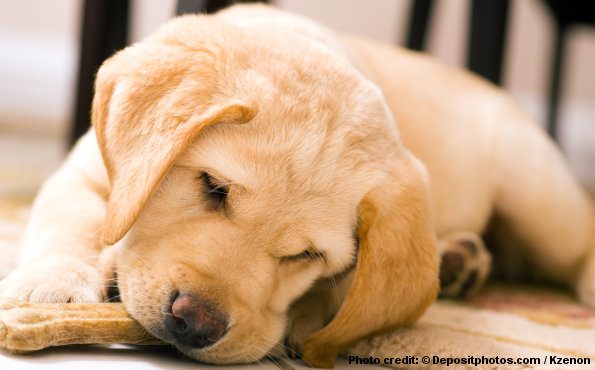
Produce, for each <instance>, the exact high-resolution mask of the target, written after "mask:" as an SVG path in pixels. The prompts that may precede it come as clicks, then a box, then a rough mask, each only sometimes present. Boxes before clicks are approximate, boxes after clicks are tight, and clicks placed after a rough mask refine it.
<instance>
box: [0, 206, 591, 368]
mask: <svg viewBox="0 0 595 370" xmlns="http://www.w3.org/2000/svg"><path fill="white" fill-rule="evenodd" d="M29 202H30V199H27V197H22V198H16V197H12V198H10V199H7V198H4V199H3V198H0V277H2V276H5V275H6V274H7V273H8V272H9V271H10V269H11V268H12V267H13V266H14V263H15V261H16V258H17V255H18V249H19V241H20V238H21V236H22V235H23V232H24V229H25V226H24V225H25V222H26V219H27V216H28V213H29ZM349 352H350V354H351V355H350V356H348V357H347V360H348V363H349V365H355V364H360V365H368V364H380V365H386V366H392V367H395V368H419V369H422V368H427V369H442V368H445V367H446V366H447V365H449V366H448V368H449V369H511V368H519V369H521V368H523V369H526V368H538V369H564V368H573V369H592V368H595V310H592V309H589V308H586V307H584V306H581V305H580V304H578V303H577V302H576V300H575V299H574V298H573V297H572V296H571V295H569V294H568V293H566V292H563V291H557V290H554V289H552V288H546V287H534V286H510V285H495V284H494V285H490V286H488V287H487V288H485V289H484V290H483V291H482V292H481V293H480V294H479V295H477V296H476V297H475V298H473V299H471V300H470V301H467V302H461V301H447V300H442V301H439V302H436V303H435V304H434V305H432V306H431V307H430V309H429V310H428V311H427V313H426V314H425V315H424V316H423V317H422V318H421V320H420V321H419V322H417V323H416V324H415V325H413V326H412V327H409V328H402V329H398V330H396V331H394V332H392V333H389V334H386V335H382V336H377V337H374V338H371V339H368V340H364V341H361V342H359V343H358V344H356V345H355V346H354V347H353V348H352V349H351V350H350V351H349ZM521 363H522V364H521ZM476 365H477V366H476Z"/></svg>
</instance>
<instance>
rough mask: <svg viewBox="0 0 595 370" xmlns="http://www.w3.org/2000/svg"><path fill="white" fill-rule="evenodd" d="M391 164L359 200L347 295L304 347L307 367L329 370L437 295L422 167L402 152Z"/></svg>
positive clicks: (434, 254)
mask: <svg viewBox="0 0 595 370" xmlns="http://www.w3.org/2000/svg"><path fill="white" fill-rule="evenodd" d="M396 162H397V163H394V167H393V168H391V169H388V171H386V172H385V173H384V174H383V178H382V179H381V180H380V181H379V182H378V183H377V184H376V185H375V186H374V187H373V188H372V189H371V190H370V191H369V192H368V193H367V194H366V195H365V197H364V199H363V200H362V201H361V202H360V204H359V207H358V211H359V220H360V223H359V228H358V237H359V256H358V261H357V264H356V268H355V277H354V281H353V284H352V287H351V290H350V291H349V292H348V293H347V296H346V298H345V300H344V302H343V305H342V306H341V308H340V310H339V312H338V313H337V314H336V316H335V317H334V319H333V320H332V321H331V322H330V323H329V324H328V325H327V326H326V327H324V328H322V329H321V330H319V331H317V332H315V333H314V334H313V335H312V336H311V337H310V338H308V340H307V341H306V342H305V344H304V347H303V352H302V355H303V356H304V359H305V360H306V362H307V363H308V364H309V365H311V366H313V367H322V368H331V367H333V366H334V362H335V358H336V356H337V355H338V353H339V351H341V350H343V349H345V348H346V347H347V346H349V345H350V344H352V343H353V342H355V341H356V340H358V339H361V338H364V337H367V336H370V335H374V334H379V333H382V332H385V331H389V330H392V329H395V328H397V327H399V326H403V325H408V324H411V323H413V322H414V321H416V320H417V319H418V318H419V317H420V316H421V314H422V313H423V312H424V311H425V309H426V308H427V307H428V306H429V305H430V303H431V302H432V301H433V300H434V299H435V297H436V294H437V292H438V286H439V284H438V266H439V258H438V251H437V247H436V241H435V236H434V230H433V224H432V220H431V217H430V204H429V191H428V184H427V175H426V173H425V169H424V168H423V166H422V165H421V163H419V161H417V159H415V158H414V157H413V156H412V155H411V154H410V153H409V152H408V151H407V150H406V149H404V148H402V150H401V153H400V154H399V155H398V159H397V160H396Z"/></svg>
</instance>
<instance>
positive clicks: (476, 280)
mask: <svg viewBox="0 0 595 370" xmlns="http://www.w3.org/2000/svg"><path fill="white" fill-rule="evenodd" d="M438 247H439V248H440V255H441V263H440V296H441V297H449V298H458V297H465V296H469V295H472V294H473V293H475V292H477V290H479V289H480V288H481V287H482V286H483V284H484V283H485V281H486V279H487V278H488V276H489V274H490V271H491V265H492V257H491V255H490V253H489V252H488V250H487V248H486V246H485V244H484V242H483V240H482V239H481V237H479V235H477V234H475V233H471V232H456V233H451V234H449V235H447V236H446V237H444V238H441V239H440V241H439V242H438Z"/></svg>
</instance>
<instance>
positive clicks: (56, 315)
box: [0, 300, 163, 353]
mask: <svg viewBox="0 0 595 370" xmlns="http://www.w3.org/2000/svg"><path fill="white" fill-rule="evenodd" d="M106 343H123V344H163V342H161V341H160V340H158V339H156V338H155V337H153V336H152V335H151V334H149V333H148V332H147V331H146V330H145V329H144V328H143V327H142V326H141V325H140V324H139V323H138V322H136V321H135V320H134V319H133V318H132V317H130V315H128V312H126V309H125V308H124V305H123V304H122V303H98V304H77V303H63V304H41V303H25V302H20V301H14V300H10V301H6V300H5V301H0V348H5V349H6V350H8V351H10V352H16V353H25V352H30V351H36V350H40V349H43V348H47V347H53V346H62V345H67V344H106Z"/></svg>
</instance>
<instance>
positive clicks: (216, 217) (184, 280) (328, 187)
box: [118, 122, 357, 363]
mask: <svg viewBox="0 0 595 370" xmlns="http://www.w3.org/2000/svg"><path fill="white" fill-rule="evenodd" d="M323 124H324V123H323ZM257 126H258V122H254V123H253V124H247V125H245V126H241V127H234V126H224V125H221V126H213V127H212V128H209V129H207V130H205V132H204V133H203V134H201V136H200V138H198V139H197V140H196V141H195V142H194V143H193V144H192V146H191V147H190V148H189V149H188V150H187V151H186V152H185V153H184V154H183V155H182V156H181V157H180V158H179V159H178V160H177V161H176V163H175V165H174V167H173V169H172V170H171V171H170V173H169V174H168V175H167V177H166V178H165V180H164V181H163V183H162V184H161V186H160V187H159V189H158V190H157V192H156V193H155V194H154V196H153V197H152V198H151V200H150V201H149V203H148V204H147V206H146V207H145V209H144V210H143V212H142V213H141V215H140V217H139V219H138V221H137V222H136V223H135V224H134V226H133V227H132V229H131V230H130V232H129V233H128V235H127V236H126V238H125V239H124V240H123V241H122V243H121V247H120V248H121V254H120V258H119V259H118V271H119V286H120V290H121V294H122V299H123V301H124V302H125V303H126V304H127V307H128V309H129V310H130V312H131V314H132V315H133V316H134V317H136V318H137V319H138V320H139V321H140V322H141V323H142V324H143V325H144V326H145V327H147V328H150V329H151V330H152V332H153V333H154V334H157V335H158V336H160V337H161V338H163V339H165V340H168V341H171V342H174V343H177V345H178V347H179V348H180V349H182V350H183V351H184V352H185V353H187V354H188V355H190V356H192V357H195V358H198V359H200V360H204V361H208V362H216V363H222V362H224V363H225V362H245V361H254V360H257V359H259V358H261V357H263V356H264V355H265V354H266V352H268V351H269V350H270V349H271V348H272V347H273V345H274V344H276V343H277V342H278V341H279V340H280V339H281V337H282V335H283V333H284V330H285V324H286V322H285V317H286V314H287V309H288V307H289V305H290V303H292V302H293V301H294V300H296V299H297V298H298V297H300V296H301V295H302V294H303V293H304V292H305V291H306V290H307V289H308V288H309V287H310V286H311V285H312V283H313V282H314V281H315V280H316V279H318V278H320V277H325V276H331V275H333V274H336V273H339V272H342V271H343V270H345V269H347V268H348V267H349V266H350V265H351V264H352V263H353V262H354V256H355V252H356V250H355V240H354V237H355V235H354V228H355V225H356V217H357V215H356V206H357V202H355V201H354V195H356V194H353V190H350V188H351V187H350V186H349V184H348V181H347V179H348V178H347V177H346V176H341V175H340V172H344V171H345V169H342V168H340V167H343V166H344V165H341V162H342V158H332V160H331V159H330V158H324V157H325V156H326V155H327V154H324V153H321V151H323V150H324V143H323V142H324V140H323V138H321V137H317V136H318V135H309V136H308V135H306V136H301V135H296V136H295V139H296V140H295V142H287V143H285V144H282V143H280V142H278V139H277V138H275V137H273V136H269V134H268V133H263V132H261V130H259V129H258V128H257ZM292 136H293V135H292ZM298 139H299V140H298ZM284 140H287V138H286V139H284ZM284 145H285V147H283V146H284ZM327 145H328V143H327ZM323 163H326V165H323ZM344 167H349V165H347V166H344ZM338 172H339V173H338ZM344 175H346V173H345V174H344ZM179 295H191V296H193V297H196V298H197V300H198V301H199V302H197V303H198V304H199V305H202V304H204V305H207V306H212V307H214V308H215V310H216V311H218V312H219V314H220V316H222V322H223V323H224V325H225V334H224V335H223V336H222V337H221V339H219V340H218V341H217V342H215V343H213V344H212V345H209V346H206V347H204V348H192V346H190V345H188V344H187V343H184V342H182V343H180V341H178V340H177V338H176V335H175V333H174V334H172V330H171V328H170V327H169V326H168V320H169V319H170V316H171V315H172V303H173V301H175V299H176V297H177V296H179Z"/></svg>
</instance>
